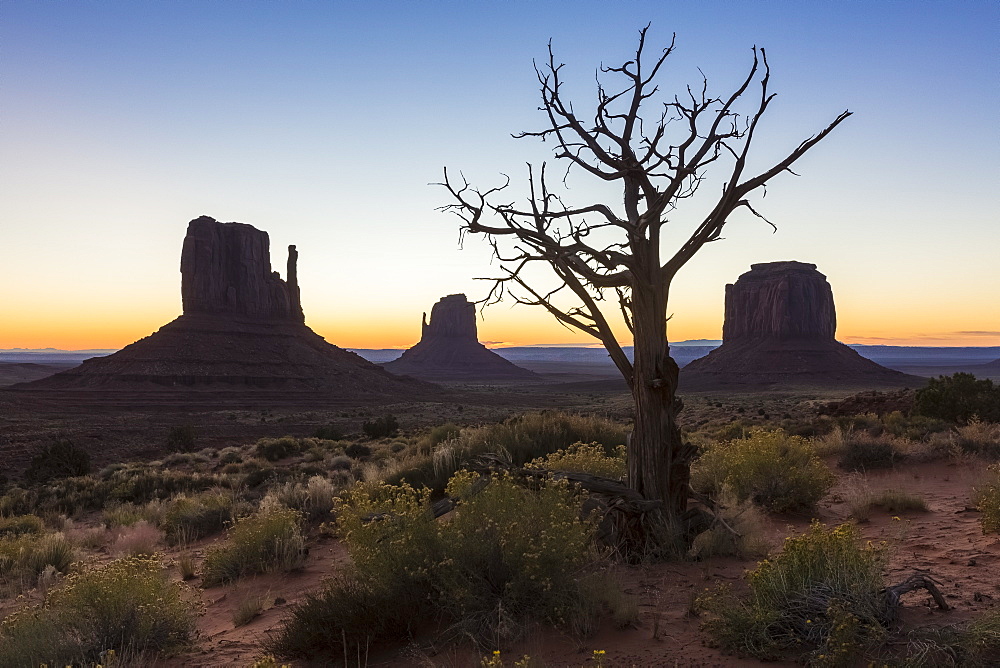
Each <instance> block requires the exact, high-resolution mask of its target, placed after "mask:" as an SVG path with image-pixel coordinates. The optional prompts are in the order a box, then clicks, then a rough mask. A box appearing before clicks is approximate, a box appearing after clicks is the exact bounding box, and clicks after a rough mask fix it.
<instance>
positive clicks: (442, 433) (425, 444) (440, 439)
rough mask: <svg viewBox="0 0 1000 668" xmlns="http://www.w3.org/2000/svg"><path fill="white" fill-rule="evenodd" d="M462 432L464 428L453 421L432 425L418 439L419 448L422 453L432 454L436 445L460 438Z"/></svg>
mask: <svg viewBox="0 0 1000 668" xmlns="http://www.w3.org/2000/svg"><path fill="white" fill-rule="evenodd" d="M461 433H462V428H461V427H459V426H458V425H457V424H455V423H453V422H446V423H445V424H440V425H438V426H436V427H432V428H431V430H430V431H428V432H427V433H426V434H425V435H424V436H423V437H421V438H420V440H419V441H417V450H418V451H419V452H421V453H422V454H430V453H431V451H433V450H434V448H435V447H436V446H438V445H439V444H441V443H444V442H445V441H450V440H451V439H453V438H458V435H459V434H461Z"/></svg>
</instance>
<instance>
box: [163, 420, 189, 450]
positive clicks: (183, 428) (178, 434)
mask: <svg viewBox="0 0 1000 668" xmlns="http://www.w3.org/2000/svg"><path fill="white" fill-rule="evenodd" d="M194 437H195V433H194V427H192V426H191V425H189V424H184V425H178V426H175V427H171V428H170V431H168V432H167V448H168V449H169V450H180V451H182V452H191V451H192V450H194Z"/></svg>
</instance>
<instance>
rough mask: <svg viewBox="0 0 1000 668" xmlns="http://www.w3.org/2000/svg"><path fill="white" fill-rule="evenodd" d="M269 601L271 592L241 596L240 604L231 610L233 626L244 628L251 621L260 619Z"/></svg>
mask: <svg viewBox="0 0 1000 668" xmlns="http://www.w3.org/2000/svg"><path fill="white" fill-rule="evenodd" d="M270 600H271V592H269V591H267V592H256V593H249V594H246V593H244V594H242V595H241V596H240V602H239V603H238V604H237V605H236V609H235V610H233V626H235V627H240V626H246V625H247V624H249V623H250V622H252V621H253V620H255V619H257V618H258V617H260V615H261V613H263V612H264V610H266V609H267V604H268V603H269V602H270Z"/></svg>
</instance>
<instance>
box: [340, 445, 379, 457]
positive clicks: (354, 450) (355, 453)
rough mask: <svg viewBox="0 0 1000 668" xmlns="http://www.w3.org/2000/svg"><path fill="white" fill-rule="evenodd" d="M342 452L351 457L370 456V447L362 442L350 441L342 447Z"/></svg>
mask: <svg viewBox="0 0 1000 668" xmlns="http://www.w3.org/2000/svg"><path fill="white" fill-rule="evenodd" d="M344 454H345V455H347V456H348V457H350V458H351V459H364V458H365V457H371V454H372V449H371V448H370V447H368V446H367V445H365V444H363V443H351V444H350V445H348V446H347V447H346V448H344Z"/></svg>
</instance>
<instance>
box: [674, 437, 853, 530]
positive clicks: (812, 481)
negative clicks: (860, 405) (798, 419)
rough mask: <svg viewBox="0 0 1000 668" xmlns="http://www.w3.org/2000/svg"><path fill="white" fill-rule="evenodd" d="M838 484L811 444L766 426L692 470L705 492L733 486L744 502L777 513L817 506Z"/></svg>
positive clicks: (715, 449) (722, 446)
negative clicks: (835, 484)
mask: <svg viewBox="0 0 1000 668" xmlns="http://www.w3.org/2000/svg"><path fill="white" fill-rule="evenodd" d="M833 482H834V475H833V473H831V472H830V470H829V469H828V468H827V466H826V465H825V464H824V463H823V462H822V461H821V460H820V459H819V457H818V456H817V455H816V450H815V449H814V448H813V446H812V444H811V443H810V442H809V441H807V440H806V439H804V438H802V437H800V436H788V435H787V434H785V433H784V432H782V431H768V430H766V429H760V428H758V429H753V430H751V431H750V433H749V434H748V436H747V437H746V438H740V439H736V440H734V441H729V442H726V443H716V444H714V445H712V446H710V447H709V448H708V449H706V450H705V451H704V452H703V453H702V454H701V456H700V457H699V458H698V459H697V460H695V462H694V463H693V465H692V467H691V484H692V486H693V487H694V488H695V489H696V490H698V491H699V492H703V493H706V494H709V495H712V496H717V495H718V494H719V493H720V492H721V490H722V488H723V487H724V486H725V487H729V488H730V489H731V490H732V492H733V494H735V495H736V498H737V499H739V500H740V501H743V500H746V499H750V500H752V501H753V502H754V503H756V504H758V505H760V506H762V507H764V508H767V509H769V510H772V511H775V512H784V511H790V510H806V509H810V508H813V507H814V506H815V505H816V503H817V502H818V501H819V500H820V499H821V498H823V497H824V496H825V495H826V493H827V491H829V489H830V487H832V486H833Z"/></svg>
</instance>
